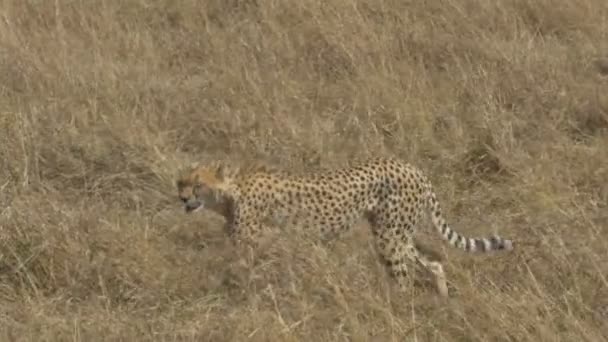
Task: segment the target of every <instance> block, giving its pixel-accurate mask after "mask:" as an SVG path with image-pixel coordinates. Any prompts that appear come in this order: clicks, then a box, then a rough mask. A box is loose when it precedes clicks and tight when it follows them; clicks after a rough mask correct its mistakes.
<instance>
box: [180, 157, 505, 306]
mask: <svg viewBox="0 0 608 342" xmlns="http://www.w3.org/2000/svg"><path fill="white" fill-rule="evenodd" d="M176 186H177V190H178V193H179V198H180V199H181V201H182V202H183V205H184V208H185V211H186V212H188V213H191V212H194V211H196V210H199V209H202V208H206V209H208V210H211V211H214V212H216V213H218V214H220V215H222V216H223V217H224V218H225V219H226V225H225V230H226V232H227V233H228V235H229V236H231V237H232V238H233V239H234V240H233V241H235V242H236V243H239V241H242V240H243V239H253V240H255V238H256V236H257V235H258V234H259V232H260V231H261V229H262V222H263V221H264V220H265V219H266V218H268V217H277V216H278V217H282V218H286V217H291V218H293V217H299V218H301V219H302V220H303V221H305V222H306V223H308V224H309V225H310V226H312V227H318V228H319V229H320V231H321V235H324V236H328V235H340V234H342V233H343V232H346V231H347V230H348V229H349V228H350V227H351V226H352V225H353V224H354V223H355V221H356V220H358V219H360V218H365V219H366V220H367V221H368V222H369V224H370V227H371V230H372V233H373V237H374V240H375V246H376V250H377V252H378V254H379V257H380V259H381V260H382V261H383V263H384V264H385V265H386V266H387V269H388V271H389V274H390V275H392V276H393V277H394V278H396V280H397V282H398V285H399V286H400V287H401V288H402V289H404V286H405V280H406V277H407V274H408V263H410V264H411V263H414V264H415V263H419V264H421V265H422V266H423V267H424V268H426V269H427V270H429V271H430V272H431V273H432V274H434V276H435V280H436V286H437V291H438V292H439V294H440V295H441V296H448V288H447V281H446V276H445V273H444V270H443V266H442V264H441V263H440V262H438V261H433V260H431V259H430V258H429V257H428V256H427V255H425V253H423V252H422V251H421V249H419V248H418V247H417V245H416V244H415V242H414V240H413V236H414V231H415V226H416V224H417V223H418V222H419V220H420V219H421V218H422V217H423V215H424V214H425V210H429V211H430V216H431V221H432V223H433V225H434V226H435V228H436V230H437V232H438V233H439V234H440V235H441V237H442V238H443V239H444V240H446V241H447V242H448V243H449V245H451V246H453V247H455V248H460V249H462V250H464V251H467V252H490V251H495V250H512V249H513V243H512V241H511V240H507V239H503V238H501V237H499V236H493V237H489V238H467V237H465V236H463V235H461V234H459V233H457V232H456V231H454V230H453V229H452V228H450V226H449V225H448V224H447V223H446V220H445V219H444V217H443V214H442V211H441V207H440V205H439V202H438V200H437V199H436V196H435V193H434V191H433V188H432V186H431V183H430V181H429V180H428V179H427V178H426V177H425V175H424V174H423V173H422V172H421V171H420V170H419V169H418V168H416V167H414V166H412V165H411V164H409V163H404V162H402V161H399V160H397V159H393V158H373V159H370V160H367V161H365V162H362V163H358V164H355V165H353V166H351V167H348V168H342V169H333V170H326V171H316V172H312V173H308V174H294V173H288V172H285V171H277V170H270V169H268V168H265V167H263V166H253V167H249V168H239V167H229V166H227V165H226V164H224V163H216V164H208V165H202V166H195V167H193V168H191V169H190V171H189V172H187V173H186V174H184V175H183V176H181V177H179V179H178V180H177V182H176Z"/></svg>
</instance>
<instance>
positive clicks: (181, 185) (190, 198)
mask: <svg viewBox="0 0 608 342" xmlns="http://www.w3.org/2000/svg"><path fill="white" fill-rule="evenodd" d="M226 183H227V179H226V177H225V175H224V168H223V166H221V165H219V166H209V165H204V166H194V167H192V168H191V170H190V171H189V172H188V173H186V174H184V175H182V176H181V177H179V179H178V180H177V182H176V186H177V192H178V195H179V198H180V200H181V201H182V203H183V205H184V208H185V210H186V212H187V213H191V212H194V211H197V210H199V209H203V208H207V209H211V210H214V211H218V212H221V211H222V209H223V207H224V206H225V204H226V198H225V197H226V196H225V195H224V190H225V188H226Z"/></svg>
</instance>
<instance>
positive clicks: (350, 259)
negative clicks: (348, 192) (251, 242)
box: [0, 0, 608, 341]
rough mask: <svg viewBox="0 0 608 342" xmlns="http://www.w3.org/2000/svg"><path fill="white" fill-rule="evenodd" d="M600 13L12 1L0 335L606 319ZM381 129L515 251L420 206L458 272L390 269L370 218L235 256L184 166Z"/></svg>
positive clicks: (326, 145)
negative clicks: (405, 282)
mask: <svg viewBox="0 0 608 342" xmlns="http://www.w3.org/2000/svg"><path fill="white" fill-rule="evenodd" d="M607 20H608V4H607V3H606V1H604V0H579V1H566V0H561V1H560V0H537V1H524V0H509V1H498V2H491V1H490V2H488V1H482V0H440V1H435V2H432V1H423V2H417V1H397V0H380V1H372V0H356V1H329V2H326V1H320V0H301V1H274V0H268V1H256V0H209V1H194V0H189V1H188V0H184V1H169V0H157V1H142V0H133V1H103V2H102V1H67V0H57V1H29V0H5V1H0V81H1V83H0V160H1V161H2V163H1V164H0V338H1V339H2V340H5V341H9V340H11V341H12V340H20V341H25V340H31V341H55V340H61V341H63V340H83V341H95V340H101V339H104V340H123V341H128V340H179V341H186V340H209V341H224V340H233V341H245V340H253V341H267V340H268V341H270V340H272V341H314V340H323V341H345V340H353V341H368V340H370V341H600V340H603V339H605V338H608V323H607V322H608V279H607V277H608V243H607V242H606V241H607V240H606V236H607V235H608V230H607V225H608V218H607V216H608V210H606V209H607V201H608V166H607V165H608V164H607V162H606V161H608V97H607V96H606V94H608V79H607V78H606V77H608V76H607V75H606V74H607V73H608V72H607V71H606V70H607V68H606V65H608V64H606V63H607V62H606V61H607V60H608V59H607V57H608V46H607V45H606V42H607V41H608V22H607ZM372 154H373V155H378V154H380V155H395V156H398V157H400V158H402V159H404V160H407V161H410V162H412V163H414V164H416V165H418V166H420V167H421V168H423V169H424V170H425V171H426V173H427V174H428V175H429V177H430V178H431V179H432V180H433V182H434V184H435V187H436V189H437V191H438V195H439V197H440V200H441V202H442V203H443V206H444V208H445V209H446V212H447V213H448V219H449V221H450V222H451V223H452V224H453V225H454V227H456V228H457V229H459V230H460V231H461V232H464V233H467V234H469V235H485V234H489V233H492V232H499V233H500V234H501V235H503V236H506V237H512V238H514V240H515V241H516V243H518V245H517V246H516V248H517V250H516V251H514V252H513V253H510V254H504V253H501V254H496V255H489V256H475V255H474V256H471V255H463V254H462V253H460V252H459V251H455V250H453V249H449V248H448V247H447V246H446V245H445V244H443V243H439V241H438V240H437V237H436V236H435V235H434V234H432V230H430V229H429V228H430V225H429V224H428V223H424V224H422V225H421V226H420V230H422V231H425V233H424V234H421V236H420V238H419V240H420V241H421V242H423V243H428V245H429V248H432V249H433V250H435V251H441V253H439V254H440V255H441V256H442V258H443V259H444V260H445V264H446V271H447V272H448V275H449V280H450V286H451V288H452V293H453V295H452V297H451V298H450V299H449V300H447V301H442V300H440V299H438V297H437V295H436V294H435V292H434V290H433V289H432V288H430V287H429V284H428V281H426V282H425V279H427V278H428V277H425V275H424V274H423V273H420V274H419V275H418V276H417V277H416V278H417V279H421V282H420V284H413V285H412V287H411V291H409V292H408V293H405V294H401V293H399V292H398V291H397V289H396V287H395V286H394V284H393V282H392V280H391V279H390V278H389V277H388V276H386V274H385V272H384V269H383V268H381V267H380V265H379V263H378V262H377V259H376V256H375V254H374V251H373V248H372V244H371V240H370V238H369V237H370V236H369V234H368V232H367V229H366V228H365V225H361V228H360V229H356V230H354V231H353V234H352V235H350V236H348V237H347V238H346V239H344V240H342V241H340V242H339V243H338V244H337V245H336V246H334V247H332V248H328V247H327V246H322V245H318V244H316V243H315V240H314V239H312V238H307V237H304V236H302V235H301V234H289V236H288V237H280V238H279V239H278V240H277V241H276V242H275V243H274V244H272V245H271V246H269V247H268V248H266V249H263V250H260V251H257V252H256V255H255V259H254V260H253V261H251V264H243V263H242V262H241V261H240V260H239V259H238V258H236V257H235V255H234V253H233V251H232V250H231V248H230V244H229V243H228V241H227V240H226V239H225V237H224V235H223V233H222V232H221V229H220V227H221V223H222V221H221V219H220V218H218V217H216V216H214V215H213V214H208V213H202V214H196V215H190V216H186V215H185V214H184V213H183V211H182V209H181V208H180V207H179V204H178V203H177V200H176V195H175V190H174V187H173V179H174V177H175V175H176V172H177V171H178V170H179V169H180V168H181V167H182V166H183V165H186V164H187V163H189V162H191V161H195V160H210V159H213V158H226V159H241V158H244V157H248V158H258V159H262V160H267V161H271V162H280V163H281V164H282V167H284V168H287V169H294V168H299V169H302V168H303V169H306V168H318V167H334V166H340V165H344V164H345V163H347V162H348V161H349V160H351V159H352V158H363V157H366V156H369V155H372ZM427 231H428V232H429V233H426V232H427ZM427 237H428V239H427ZM311 250H312V252H311Z"/></svg>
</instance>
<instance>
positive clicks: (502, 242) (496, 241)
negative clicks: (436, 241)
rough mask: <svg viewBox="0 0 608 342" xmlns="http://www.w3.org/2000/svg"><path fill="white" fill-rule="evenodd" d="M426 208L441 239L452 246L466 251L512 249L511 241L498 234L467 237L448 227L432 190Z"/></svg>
mask: <svg viewBox="0 0 608 342" xmlns="http://www.w3.org/2000/svg"><path fill="white" fill-rule="evenodd" d="M428 208H429V209H430V210H431V218H432V221H433V225H435V228H437V232H439V234H441V236H442V237H443V239H444V240H446V241H447V242H448V243H449V244H450V245H451V246H453V247H456V248H460V249H462V250H464V251H467V252H491V251H496V250H512V249H513V242H512V241H511V240H507V239H503V238H501V237H500V236H492V237H489V238H468V237H465V236H464V235H461V234H459V233H458V232H456V231H455V230H453V229H452V228H450V226H449V225H448V224H447V223H446V221H445V219H444V218H443V215H442V214H441V207H440V206H439V201H437V199H436V198H435V194H434V193H433V192H432V191H429V196H428Z"/></svg>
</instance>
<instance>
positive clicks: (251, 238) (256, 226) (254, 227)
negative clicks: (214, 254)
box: [226, 205, 262, 248]
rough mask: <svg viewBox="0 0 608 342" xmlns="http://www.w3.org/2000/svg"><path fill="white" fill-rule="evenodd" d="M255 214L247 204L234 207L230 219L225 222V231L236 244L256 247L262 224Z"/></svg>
mask: <svg viewBox="0 0 608 342" xmlns="http://www.w3.org/2000/svg"><path fill="white" fill-rule="evenodd" d="M255 214H256V213H255V211H254V210H253V209H252V208H250V207H249V206H247V205H241V206H239V207H237V208H236V209H235V212H234V216H233V218H232V220H231V221H230V222H227V226H226V230H227V233H228V235H229V236H230V238H231V239H232V241H233V243H234V244H235V245H236V246H242V245H243V244H244V243H245V244H247V245H249V246H251V247H254V248H255V247H257V246H256V244H257V242H258V241H257V239H258V237H259V235H260V233H261V231H262V225H261V223H260V222H259V221H258V219H257V216H256V215H255Z"/></svg>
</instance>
